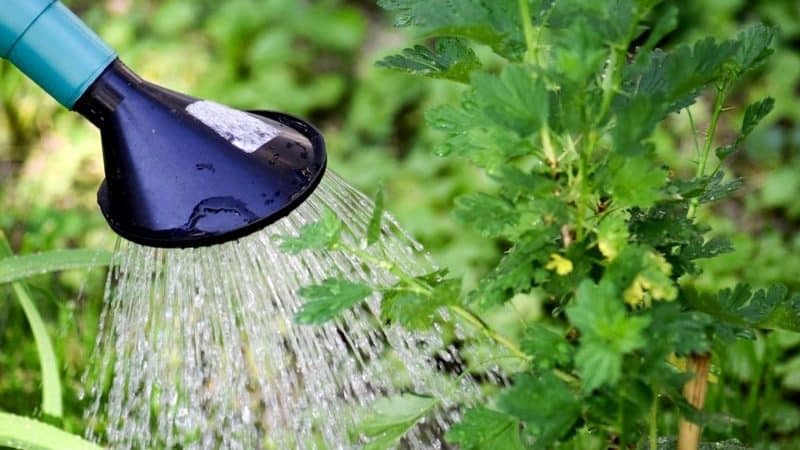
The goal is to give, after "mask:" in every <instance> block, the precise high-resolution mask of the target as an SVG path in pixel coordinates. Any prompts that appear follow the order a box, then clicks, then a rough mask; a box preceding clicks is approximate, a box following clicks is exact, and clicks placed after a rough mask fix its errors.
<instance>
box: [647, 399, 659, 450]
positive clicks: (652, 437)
mask: <svg viewBox="0 0 800 450" xmlns="http://www.w3.org/2000/svg"><path fill="white" fill-rule="evenodd" d="M648 440H649V443H650V445H649V447H650V450H656V449H657V448H658V393H655V396H654V397H653V404H652V405H651V406H650V433H649V436H648Z"/></svg>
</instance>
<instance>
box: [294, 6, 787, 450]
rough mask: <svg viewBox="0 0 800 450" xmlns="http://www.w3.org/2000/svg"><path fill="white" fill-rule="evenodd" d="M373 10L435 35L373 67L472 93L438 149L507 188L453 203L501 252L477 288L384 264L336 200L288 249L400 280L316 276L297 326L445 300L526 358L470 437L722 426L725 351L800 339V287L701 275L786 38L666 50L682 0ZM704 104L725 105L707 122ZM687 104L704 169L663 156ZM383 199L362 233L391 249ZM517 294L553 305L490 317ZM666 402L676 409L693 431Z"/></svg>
mask: <svg viewBox="0 0 800 450" xmlns="http://www.w3.org/2000/svg"><path fill="white" fill-rule="evenodd" d="M379 4H380V5H381V6H382V7H383V8H384V9H386V10H388V11H390V12H391V13H392V14H394V16H395V18H396V25H398V26H400V27H412V28H413V29H415V30H416V31H417V32H418V33H419V34H420V36H421V37H422V38H423V40H424V42H422V43H420V44H419V45H417V46H414V47H413V48H409V49H406V50H403V51H402V52H401V53H400V54H398V55H395V56H390V57H388V58H385V59H384V60H382V61H380V62H379V65H381V66H384V67H387V68H391V69H396V70H400V71H404V72H408V73H412V74H415V75H418V76H422V77H428V78H436V79H442V80H449V81H451V82H453V83H461V84H463V85H464V88H463V89H464V90H463V96H462V98H461V102H460V103H459V104H455V105H451V104H448V105H442V106H439V107H436V108H434V109H432V110H430V111H428V112H427V115H426V119H427V123H428V125H429V126H430V127H432V128H434V129H436V130H440V131H441V132H442V133H443V134H444V135H446V139H445V141H444V143H443V144H442V145H441V146H440V147H439V148H437V149H436V152H437V153H438V154H440V155H441V156H443V157H450V158H464V159H466V160H468V161H470V162H471V163H472V164H474V165H476V166H478V167H480V168H481V169H483V170H484V171H485V172H486V174H487V175H488V176H489V177H490V178H491V179H493V180H494V181H495V183H496V189H495V190H494V191H491V192H475V193H471V194H468V195H466V196H464V197H461V198H460V199H458V201H457V202H456V205H455V214H456V216H457V217H458V218H459V219H461V220H462V221H463V223H464V224H466V225H468V226H471V227H474V228H475V229H476V230H478V231H479V232H480V233H481V234H482V235H483V236H485V238H486V239H488V240H491V241H492V242H497V243H499V245H502V246H503V247H504V248H505V249H506V252H505V254H504V256H503V258H502V259H501V260H500V261H499V263H498V264H497V265H496V267H494V268H493V270H491V271H490V272H489V273H487V274H486V275H485V276H484V277H483V278H482V279H481V280H480V282H479V283H478V285H477V287H475V288H471V289H464V288H463V283H462V280H460V279H459V278H457V277H453V276H449V275H447V273H446V271H440V272H437V273H433V274H426V275H423V276H418V275H416V274H408V273H404V272H403V271H402V270H400V269H399V268H397V267H396V266H394V265H393V264H392V263H391V260H390V258H387V259H386V260H381V259H378V260H374V258H372V260H369V258H370V256H369V255H367V254H366V253H365V252H363V251H362V250H361V248H360V247H358V246H352V245H348V244H346V243H344V242H342V240H341V239H340V237H339V236H340V230H341V224H340V223H339V221H338V219H337V218H336V216H335V215H334V214H333V213H328V214H327V215H326V216H325V218H324V219H323V220H322V221H320V222H318V223H314V224H310V225H308V226H306V227H305V228H304V229H303V230H302V231H301V233H300V234H299V236H294V237H289V238H287V239H286V240H285V241H284V243H283V246H284V249H286V250H287V251H292V252H299V251H304V250H306V249H320V248H327V249H331V250H339V251H344V252H349V253H352V254H353V255H355V256H357V257H361V258H366V259H367V260H365V262H367V263H371V264H377V265H380V266H381V267H384V268H387V269H388V270H390V271H392V272H393V273H394V274H395V275H396V278H397V280H398V281H397V284H396V285H394V286H389V287H385V286H366V285H361V284H355V283H352V282H350V281H347V280H343V279H331V280H327V281H325V282H324V283H322V284H320V285H316V286H309V287H306V288H303V289H302V290H301V294H302V295H303V296H304V297H305V298H306V299H307V300H308V303H307V304H306V305H305V306H304V307H303V309H302V310H301V311H300V312H299V314H298V316H297V320H298V322H301V323H305V324H314V323H321V322H324V321H327V320H330V319H331V318H333V317H335V316H336V315H337V314H338V313H339V312H341V311H343V310H345V309H347V308H351V307H355V306H356V305H358V304H359V303H361V302H362V301H363V300H364V299H365V298H367V297H368V296H369V295H370V294H371V293H373V292H376V291H377V292H379V293H380V295H381V298H382V301H381V311H382V319H383V320H385V321H386V323H393V324H400V325H402V326H404V327H407V328H410V329H432V328H433V327H434V325H435V324H436V323H437V321H439V317H440V316H439V315H438V314H437V312H438V311H441V310H443V309H444V310H447V311H449V316H450V317H453V318H454V320H456V321H459V322H463V323H464V324H465V325H466V326H469V327H471V328H472V330H473V331H475V333H473V334H470V335H467V336H466V337H464V339H474V340H485V341H489V342H491V343H492V344H493V346H492V347H491V348H492V352H493V354H494V355H495V356H497V357H498V359H500V358H502V357H507V358H509V359H512V360H514V361H515V363H514V364H504V365H503V369H504V371H505V372H507V373H508V375H509V376H510V381H509V382H508V383H505V384H503V385H502V386H500V387H497V386H495V387H487V389H486V399H485V401H484V402H482V403H478V404H472V403H471V404H468V405H464V413H463V415H462V419H461V421H460V422H459V423H456V424H455V425H454V426H453V427H452V428H451V429H450V431H449V432H448V433H447V435H446V436H445V440H446V441H447V443H449V444H451V445H453V446H457V447H458V448H461V449H464V450H496V449H501V450H515V449H524V448H563V449H590V448H596V449H603V448H620V449H626V448H650V449H654V448H668V447H670V446H674V445H676V444H677V445H678V447H679V448H685V449H691V448H698V446H699V445H700V444H699V440H698V436H699V432H700V427H702V426H703V425H704V424H707V423H709V422H711V421H714V420H725V419H724V418H723V419H720V418H719V417H718V416H717V415H715V414H713V412H704V411H703V408H702V406H703V397H704V395H705V385H706V383H707V382H708V378H709V365H710V364H713V355H714V350H715V348H718V346H726V345H730V344H731V343H733V342H734V341H736V340H740V339H750V338H752V337H753V335H754V333H755V332H757V330H773V329H786V330H794V331H800V295H792V294H790V293H789V292H788V290H787V288H785V287H783V286H780V285H775V286H772V287H769V288H767V289H761V290H755V289H752V288H751V287H749V286H748V285H745V284H740V285H738V286H736V287H735V288H732V289H730V288H728V289H720V290H719V291H718V292H712V293H709V292H707V291H700V290H698V289H695V288H694V287H693V279H694V278H695V277H696V276H697V275H698V274H699V272H700V271H701V268H700V263H701V261H702V260H704V259H709V258H714V257H716V256H718V255H721V254H723V253H726V252H730V251H731V250H732V245H731V243H730V241H729V240H728V239H726V238H725V237H721V236H719V235H718V234H716V233H714V232H713V230H712V229H711V227H710V226H709V225H708V224H707V223H706V221H704V220H701V219H700V218H702V217H706V216H708V215H710V214H711V213H713V208H714V205H715V203H718V202H720V201H724V200H725V199H726V198H727V197H729V196H731V195H732V194H734V193H735V192H736V191H737V190H738V189H740V188H741V187H742V186H743V185H744V183H745V182H746V180H742V179H731V178H730V177H726V175H725V172H724V167H725V161H726V160H727V159H728V158H730V157H731V156H732V155H733V154H734V153H735V152H737V151H738V150H739V149H740V147H741V146H742V144H743V142H744V140H745V138H746V137H747V136H748V135H749V134H750V133H751V132H752V131H753V129H754V128H755V127H756V126H757V125H758V123H759V121H761V120H762V119H763V118H764V117H765V116H766V115H767V114H768V113H769V112H770V110H771V109H772V108H773V106H774V100H773V99H772V98H764V99H763V100H760V101H757V102H755V103H753V104H751V105H749V106H747V107H746V110H745V111H744V113H743V120H742V122H741V124H740V127H739V129H738V130H737V131H738V133H736V134H735V135H733V136H725V137H718V136H717V134H718V133H717V129H718V125H719V123H720V119H721V117H722V116H723V115H724V114H731V112H729V109H728V103H729V99H730V98H731V96H732V95H734V94H735V93H736V89H737V86H738V84H739V81H740V80H741V79H742V77H743V76H744V75H746V74H747V73H748V72H750V71H752V70H754V69H756V68H758V67H759V66H760V65H761V64H762V63H763V62H764V61H765V60H766V59H767V58H768V57H769V55H770V53H771V49H770V46H771V43H772V40H773V37H774V34H775V30H774V29H773V28H770V27H768V26H764V25H758V24H757V25H753V26H750V27H748V28H746V29H743V30H741V31H740V32H739V33H738V34H737V35H736V36H735V37H734V38H732V39H729V40H719V39H717V38H706V39H702V40H699V41H697V42H691V43H683V44H680V45H677V46H671V47H670V48H669V49H660V48H658V46H659V44H660V43H661V42H662V40H663V38H664V37H665V36H666V35H667V34H668V33H670V32H671V31H672V30H674V29H675V28H676V26H677V17H678V15H677V11H676V7H675V6H674V5H673V4H671V2H662V1H659V0H612V1H607V2H597V1H593V0H556V1H554V0H492V1H484V0H379ZM479 55H480V56H479ZM701 98H703V99H710V101H709V102H708V104H710V106H709V108H710V109H709V111H707V112H704V114H702V116H703V117H708V119H704V120H703V121H702V122H701V121H700V120H695V116H698V117H699V116H700V114H697V113H698V112H699V108H702V107H703V105H705V104H707V103H706V102H698V99H701ZM677 114H680V115H686V116H688V120H689V122H690V123H691V127H692V131H693V143H694V150H693V155H692V158H693V163H694V165H695V167H696V170H695V172H694V174H693V175H687V174H683V173H681V171H679V170H674V169H673V168H670V167H667V166H665V165H664V163H663V162H662V161H661V159H660V158H659V157H658V155H657V153H656V148H655V145H654V143H653V136H654V133H655V132H656V130H657V129H658V128H659V127H664V126H668V124H667V121H668V119H669V118H670V117H671V116H673V115H677ZM430 182H431V183H435V182H436V181H435V180H431V181H430ZM377 200H378V201H377V202H376V204H377V205H378V207H377V208H376V211H375V214H374V219H373V223H372V226H371V227H370V233H369V235H368V236H365V237H364V243H363V244H364V245H381V243H380V220H381V217H382V214H383V211H382V203H383V202H382V198H381V197H380V196H379V197H378V199H377ZM698 213H708V214H698ZM520 295H534V296H536V297H537V298H540V299H541V300H542V302H543V309H544V311H545V312H546V313H547V314H545V315H544V316H543V317H534V318H526V317H524V316H523V315H521V316H520V320H523V321H525V323H524V332H523V333H522V335H521V336H509V335H506V334H505V333H504V330H498V329H494V328H493V327H492V326H491V325H489V323H487V321H486V320H484V317H485V316H486V315H487V314H489V312H490V311H492V310H493V309H497V308H501V307H503V306H508V304H509V302H511V301H512V299H515V298H518V297H519V296H520ZM437 329H438V328H437ZM453 339H455V338H453ZM468 370H473V371H478V370H481V369H480V368H476V367H470V368H468ZM435 402H436V399H424V398H422V397H417V399H416V400H413V399H412V398H411V397H405V398H404V399H402V401H400V402H399V403H398V406H397V407H398V408H400V409H402V408H406V409H409V408H410V409H411V410H412V411H411V412H408V411H404V414H399V415H398V414H395V415H396V416H401V417H402V418H403V419H402V420H395V421H392V420H390V419H391V418H384V419H385V420H383V421H381V420H378V419H376V418H374V417H373V418H372V419H370V420H372V421H373V422H374V423H383V424H384V425H385V426H384V427H383V428H381V427H374V426H373V427H370V429H371V430H372V433H371V435H372V437H373V438H374V439H373V441H372V444H370V446H371V448H392V447H393V446H394V445H396V443H397V442H398V441H399V439H401V437H402V435H403V433H404V431H405V430H406V429H408V428H409V427H411V426H413V425H414V422H415V421H416V420H417V419H419V418H421V417H423V416H424V414H425V412H426V410H427V409H430V408H433V407H435ZM414 408H417V410H416V412H414ZM386 409H387V408H383V410H386ZM664 415H670V416H671V417H678V416H679V417H682V418H683V420H682V422H681V425H680V427H678V426H674V427H668V426H667V425H666V424H668V421H666V420H663V416H664ZM374 423H373V424H374ZM739 445H740V444H739V443H737V442H735V441H733V440H731V441H728V442H727V443H722V444H720V447H715V448H725V446H728V448H741V447H739Z"/></svg>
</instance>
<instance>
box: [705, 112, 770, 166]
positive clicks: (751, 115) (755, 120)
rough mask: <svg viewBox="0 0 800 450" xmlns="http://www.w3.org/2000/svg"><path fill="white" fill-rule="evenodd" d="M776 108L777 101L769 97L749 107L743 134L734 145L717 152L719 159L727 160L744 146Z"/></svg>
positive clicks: (745, 114)
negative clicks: (747, 139) (757, 127)
mask: <svg viewBox="0 0 800 450" xmlns="http://www.w3.org/2000/svg"><path fill="white" fill-rule="evenodd" d="M774 108H775V99H774V98H772V97H767V98H765V99H763V100H761V101H758V102H755V103H753V104H751V105H748V106H747V109H746V110H745V112H744V119H742V128H741V133H740V134H739V136H738V137H737V138H736V140H735V141H734V142H733V143H732V144H728V145H725V146H723V147H720V148H718V149H717V150H716V154H717V157H718V158H719V159H720V160H723V161H724V160H725V159H726V158H728V157H729V156H731V154H733V152H735V151H736V149H737V148H738V147H739V146H740V145H742V143H743V142H744V140H745V139H746V138H747V137H748V136H750V134H751V133H752V132H753V130H754V129H755V128H756V126H758V124H759V123H761V121H762V120H764V118H765V117H766V116H767V115H768V114H769V113H770V112H772V110H773V109H774Z"/></svg>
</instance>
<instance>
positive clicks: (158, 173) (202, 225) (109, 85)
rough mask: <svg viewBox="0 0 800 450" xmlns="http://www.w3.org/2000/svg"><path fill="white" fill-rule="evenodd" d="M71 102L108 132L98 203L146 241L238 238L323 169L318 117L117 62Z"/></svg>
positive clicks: (272, 217)
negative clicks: (250, 104) (199, 89)
mask: <svg viewBox="0 0 800 450" xmlns="http://www.w3.org/2000/svg"><path fill="white" fill-rule="evenodd" d="M74 109H75V111H77V112H79V113H80V114H82V115H83V116H85V117H86V118H88V119H89V120H90V121H92V123H94V124H95V125H96V126H97V127H98V128H99V129H100V133H101V136H102V141H103V156H104V164H105V173H106V180H105V181H104V182H103V184H102V185H101V187H100V190H99V191H98V194H97V199H98V203H99V204H100V209H101V210H102V211H103V215H104V216H105V218H106V221H107V222H108V224H109V225H110V226H111V228H112V229H113V230H114V231H115V232H117V233H118V234H119V235H120V236H122V237H123V238H125V239H128V240H130V241H133V242H136V243H139V244H142V245H147V246H152V247H199V246H207V245H215V244H219V243H223V242H227V241H231V240H234V239H238V238H240V237H242V236H245V235H248V234H250V233H252V232H254V231H257V230H260V229H262V228H263V227H265V226H267V225H269V224H271V223H273V222H275V221H276V220H278V219H280V218H282V217H284V216H286V215H287V214H289V213H290V212H291V211H292V210H294V209H295V208H296V207H297V206H298V205H300V204H301V203H302V202H303V201H305V199H306V198H307V197H308V196H309V195H310V194H311V192H312V191H313V190H314V189H315V188H316V186H317V185H318V183H319V181H320V180H321V179H322V176H323V174H324V172H325V166H326V154H325V143H324V140H323V138H322V135H321V134H320V133H319V131H317V129H316V128H314V127H313V126H312V125H310V124H308V123H306V122H304V121H302V120H300V119H297V118H295V117H292V116H289V115H286V114H281V113H277V112H265V111H261V112H243V111H238V110H235V109H232V108H228V107H225V106H222V105H219V104H216V103H213V102H208V101H204V100H199V99H196V98H193V97H189V96H186V95H183V94H180V93H177V92H173V91H170V90H168V89H165V88H163V87H160V86H157V85H155V84H152V83H149V82H146V81H144V80H142V79H141V78H140V77H138V76H137V75H136V74H134V73H133V72H132V71H131V70H130V69H128V68H127V67H126V66H125V65H124V64H123V63H122V62H120V61H116V62H114V63H113V64H112V65H111V66H109V68H108V69H106V71H105V72H104V73H103V75H102V76H101V77H100V78H99V79H98V80H97V81H96V82H95V83H94V84H93V85H92V87H91V88H90V89H89V90H88V91H87V92H86V93H85V94H84V95H83V97H81V99H80V100H79V101H78V102H77V103H76V105H75V108H74Z"/></svg>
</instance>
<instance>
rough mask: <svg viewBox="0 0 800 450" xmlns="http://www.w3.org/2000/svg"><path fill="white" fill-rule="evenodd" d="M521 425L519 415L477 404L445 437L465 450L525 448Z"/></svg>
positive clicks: (512, 449)
mask: <svg viewBox="0 0 800 450" xmlns="http://www.w3.org/2000/svg"><path fill="white" fill-rule="evenodd" d="M519 427H520V423H519V420H517V419H516V418H514V417H512V416H509V415H508V414H504V413H501V412H499V411H494V410H491V409H488V408H485V407H483V406H478V407H475V408H471V409H468V410H467V412H466V413H464V418H463V419H462V420H461V422H459V423H457V424H455V425H453V427H452V428H450V431H448V432H447V435H446V436H445V438H446V439H447V442H450V443H452V444H458V445H459V448H460V449H462V450H499V449H502V450H524V449H525V446H524V445H523V444H522V439H521V438H520V433H519Z"/></svg>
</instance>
